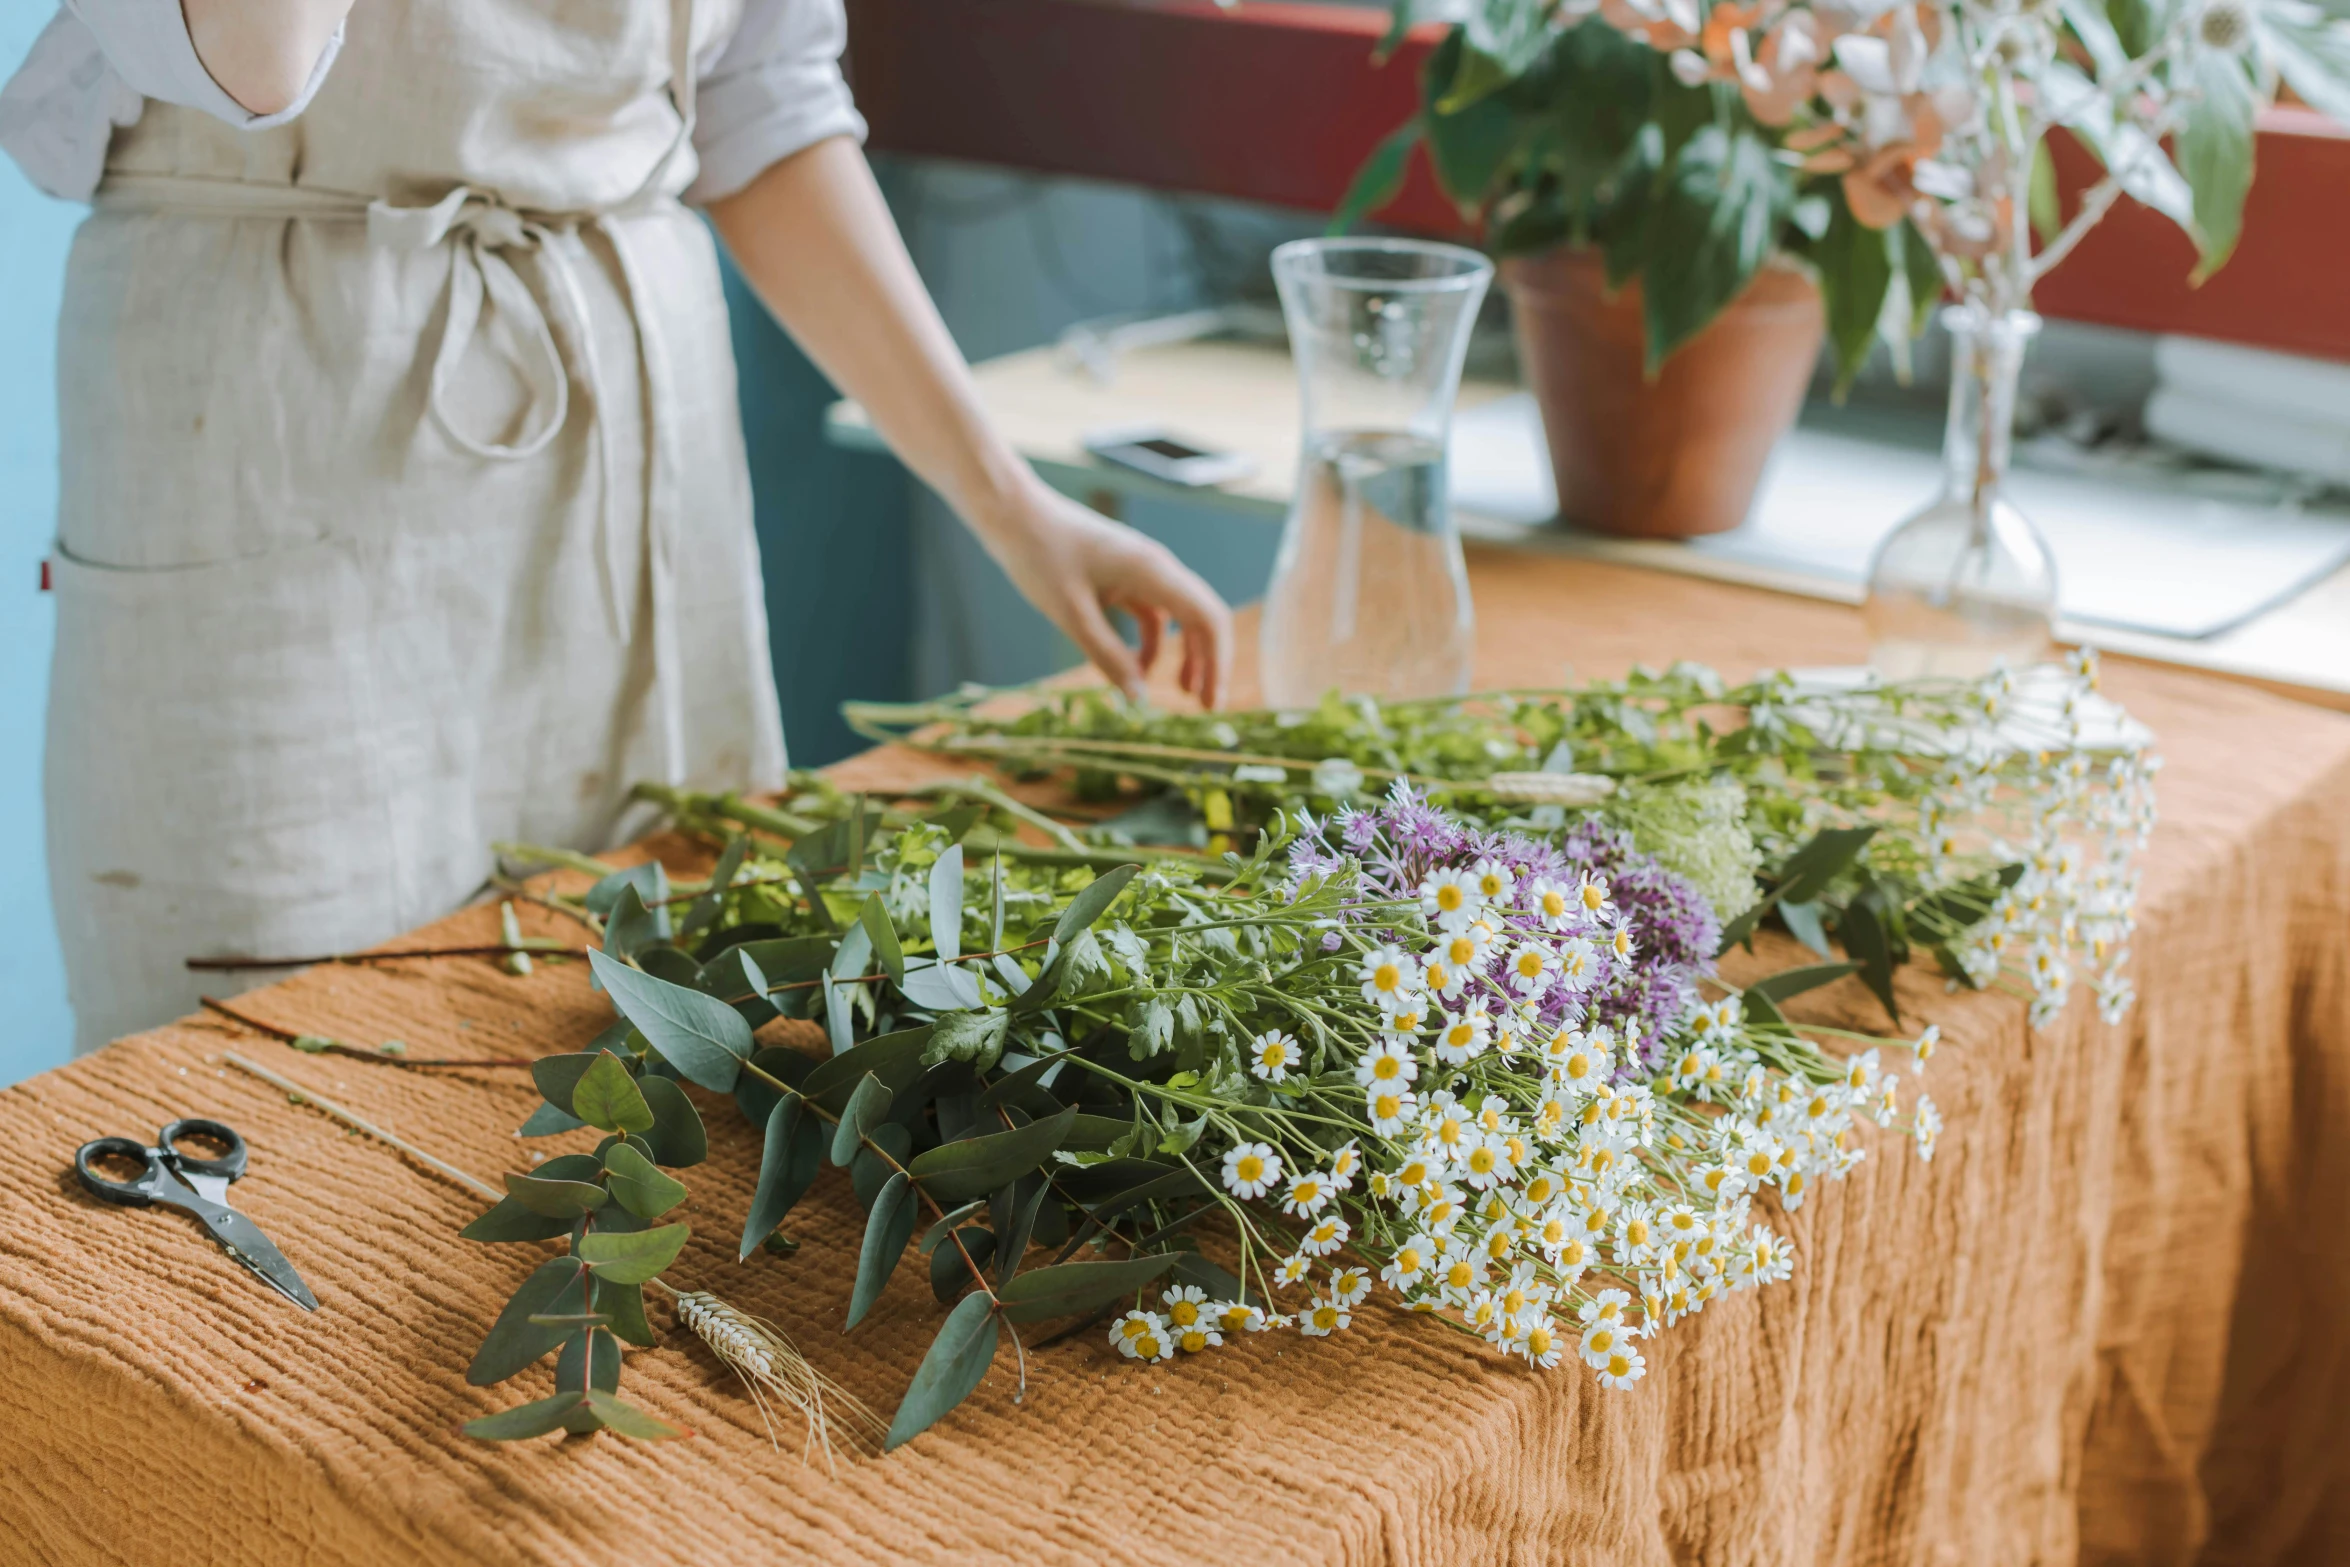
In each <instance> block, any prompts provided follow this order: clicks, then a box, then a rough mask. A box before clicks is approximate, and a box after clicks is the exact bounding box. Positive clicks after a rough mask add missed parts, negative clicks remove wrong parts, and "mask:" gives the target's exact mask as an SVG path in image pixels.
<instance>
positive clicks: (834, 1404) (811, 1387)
mask: <svg viewBox="0 0 2350 1567" xmlns="http://www.w3.org/2000/svg"><path fill="white" fill-rule="evenodd" d="M653 1283H654V1284H655V1285H656V1286H657V1287H659V1288H661V1289H664V1290H668V1292H669V1298H670V1301H671V1304H672V1305H673V1306H674V1308H675V1309H676V1312H677V1320H678V1322H679V1324H680V1325H681V1326H683V1327H685V1328H687V1329H689V1330H690V1331H691V1332H692V1333H693V1334H694V1336H695V1337H697V1338H699V1339H700V1340H701V1341H702V1342H703V1343H705V1344H707V1345H709V1346H710V1352H711V1353H712V1354H714V1355H716V1356H717V1357H718V1358H719V1360H720V1361H721V1362H723V1363H724V1364H725V1365H726V1367H727V1368H728V1369H729V1370H731V1371H733V1373H734V1374H735V1376H736V1377H738V1378H739V1379H741V1381H742V1384H743V1386H744V1387H745V1388H746V1389H748V1390H749V1392H750V1395H751V1402H752V1403H754V1404H756V1405H757V1406H758V1409H759V1419H760V1420H761V1422H763V1423H764V1424H765V1425H766V1427H767V1440H768V1442H769V1443H770V1444H771V1445H773V1446H775V1447H776V1448H777V1450H778V1451H781V1446H782V1444H781V1443H779V1442H777V1441H776V1437H775V1422H774V1420H773V1419H772V1418H771V1417H770V1414H769V1409H768V1399H769V1398H770V1397H773V1398H777V1399H780V1400H782V1401H783V1402H784V1403H785V1404H788V1405H789V1406H790V1407H792V1408H793V1409H796V1410H798V1411H799V1412H800V1417H801V1418H802V1419H803V1420H805V1421H806V1422H807V1436H806V1438H805V1439H804V1440H803V1441H802V1443H801V1446H800V1458H801V1461H802V1462H805V1461H806V1460H807V1456H808V1449H809V1448H810V1447H811V1446H813V1447H817V1448H820V1449H822V1451H823V1453H824V1464H825V1467H826V1468H827V1469H833V1468H834V1467H835V1466H834V1463H833V1447H832V1439H833V1435H834V1422H835V1420H836V1419H837V1420H838V1421H839V1423H840V1435H841V1436H842V1438H843V1439H844V1440H845V1441H846V1442H847V1443H848V1444H849V1445H850V1446H851V1447H852V1448H855V1449H856V1450H858V1451H860V1452H862V1451H864V1450H865V1449H866V1448H867V1447H873V1448H875V1449H878V1447H879V1445H880V1441H881V1437H882V1434H883V1433H884V1432H885V1431H886V1430H887V1429H888V1427H887V1426H885V1425H884V1424H883V1423H882V1420H881V1418H880V1417H879V1416H878V1415H876V1414H874V1413H873V1411H872V1410H870V1409H868V1408H866V1407H865V1404H864V1402H863V1401H862V1400H860V1399H859V1398H858V1397H857V1396H856V1395H855V1394H854V1393H851V1392H850V1391H849V1390H848V1389H846V1388H844V1387H842V1386H841V1385H840V1384H839V1383H837V1382H835V1381H833V1380H832V1378H830V1377H828V1376H826V1375H825V1374H824V1373H823V1372H821V1371H819V1370H817V1369H816V1368H815V1367H814V1366H812V1365H810V1364H808V1359H807V1357H806V1356H805V1355H802V1354H801V1353H800V1351H799V1347H798V1346H797V1345H795V1344H793V1343H792V1341H791V1340H790V1339H789V1338H788V1337H786V1336H785V1335H784V1332H783V1330H782V1329H781V1328H779V1327H777V1326H776V1325H775V1324H774V1323H772V1322H769V1321H768V1320H767V1319H766V1318H764V1317H754V1316H752V1315H751V1314H750V1313H749V1312H746V1311H742V1310H739V1309H737V1308H736V1307H733V1306H730V1305H728V1304H727V1303H726V1302H725V1301H723V1300H720V1299H719V1298H718V1297H717V1296H715V1295H713V1294H710V1293H709V1292H708V1291H706V1290H676V1289H670V1287H669V1286H668V1285H667V1284H664V1283H662V1282H661V1281H660V1280H659V1279H655V1280H654V1281H653Z"/></svg>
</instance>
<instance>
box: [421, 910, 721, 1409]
mask: <svg viewBox="0 0 2350 1567" xmlns="http://www.w3.org/2000/svg"><path fill="white" fill-rule="evenodd" d="M655 870H656V871H657V870H658V867H655ZM653 880H654V878H653V877H651V876H646V875H642V874H639V875H637V876H636V877H634V878H633V879H629V880H624V881H620V882H617V883H610V885H609V888H608V889H607V884H599V886H598V889H597V891H598V893H599V894H602V893H604V892H606V891H607V890H609V893H610V897H611V904H610V906H611V907H613V908H615V909H621V908H625V907H626V906H627V904H628V902H629V900H630V899H632V898H635V897H636V896H637V895H638V888H639V886H640V884H642V883H644V882H647V881H653ZM608 883H609V879H608ZM657 885H660V886H664V887H665V886H666V885H667V883H666V879H665V878H661V879H659V880H658V882H657ZM711 918H716V915H715V914H713V915H712V916H711ZM644 950H647V951H652V950H662V951H667V952H672V953H674V952H675V951H676V949H675V948H660V949H654V948H647V949H644ZM599 956H600V954H599ZM610 974H611V975H612V976H614V977H615V978H616V980H617V983H616V984H615V983H611V982H608V983H607V985H606V988H607V990H608V991H611V992H613V993H614V997H613V998H614V1001H615V1003H616V1004H621V1003H622V994H621V993H622V992H626V993H627V995H628V996H629V997H630V999H631V1000H632V1001H634V1002H635V1003H636V1004H637V1005H638V1006H639V1009H640V1011H642V1012H643V1013H644V1014H645V1015H646V1016H647V1017H651V1018H653V1019H655V1026H656V1028H657V1029H658V1028H661V1027H665V1026H667V1019H668V1013H667V1012H666V1011H664V1007H665V1006H667V1005H669V1004H670V1003H669V1002H668V998H667V997H666V996H665V995H663V994H662V992H660V991H657V990H653V989H651V987H656V986H667V988H668V989H670V990H675V989H677V987H676V986H674V985H667V982H665V981H661V980H657V979H653V978H651V977H650V976H648V975H646V974H644V973H642V972H640V971H639V970H637V969H633V968H629V967H627V966H625V965H623V964H619V963H617V962H615V963H612V964H611V969H610ZM622 976H625V977H622ZM685 993H686V994H694V993H693V992H685ZM648 997H649V998H651V999H650V1000H649V1001H648V999H647V998H648ZM700 999H704V1000H707V999H708V998H706V997H705V998H700ZM713 1004H715V1003H713ZM722 1010H723V1008H722ZM727 1015H728V1016H730V1017H731V1016H733V1013H732V1012H731V1011H729V1012H728V1013H727ZM636 1037H639V1035H638V1031H633V1030H630V1029H629V1028H628V1027H627V1026H626V1025H625V1024H622V1025H620V1026H619V1027H618V1028H616V1030H614V1031H612V1032H611V1033H608V1034H607V1035H606V1036H604V1037H603V1038H600V1039H599V1040H598V1042H597V1044H598V1048H595V1049H592V1050H588V1051H582V1052H578V1053H576V1054H572V1055H563V1056H550V1057H546V1058H543V1059H541V1060H540V1061H538V1062H537V1063H535V1064H534V1066H533V1068H532V1073H531V1076H532V1080H533V1081H534V1082H535V1083H536V1085H537V1086H538V1089H539V1092H540V1093H541V1094H542V1095H543V1096H544V1098H545V1103H543V1104H542V1105H541V1106H540V1107H539V1113H534V1114H533V1116H532V1118H531V1121H530V1122H528V1123H525V1126H526V1129H527V1128H528V1127H529V1126H531V1125H534V1124H540V1123H542V1119H543V1118H544V1119H549V1120H551V1119H552V1118H553V1117H561V1118H563V1119H564V1120H566V1121H569V1122H570V1123H572V1125H571V1128H569V1129H576V1128H577V1127H582V1126H591V1125H592V1126H595V1127H598V1128H601V1129H603V1130H605V1131H607V1132H609V1133H612V1134H613V1135H611V1136H608V1137H606V1138H605V1139H604V1142H603V1144H602V1145H601V1146H600V1147H599V1148H598V1149H597V1150H596V1152H595V1153H593V1154H585V1153H572V1154H563V1155H561V1156H559V1157H557V1158H553V1159H549V1160H547V1161H546V1162H545V1163H543V1164H541V1165H540V1166H539V1167H538V1169H537V1171H536V1172H534V1173H532V1174H528V1175H525V1174H521V1173H518V1172H517V1173H509V1174H508V1175H507V1176H506V1189H507V1192H508V1195H507V1196H506V1197H505V1198H504V1199H503V1200H501V1201H500V1202H499V1203H498V1204H497V1205H496V1206H495V1207H493V1208H491V1209H490V1210H489V1212H487V1213H485V1214H483V1215H482V1216H481V1217H480V1218H478V1219H476V1220H474V1221H473V1222H472V1223H471V1224H469V1225H467V1226H466V1227H465V1231H464V1234H465V1236H466V1238H467V1239H469V1240H479V1241H518V1240H533V1241H545V1240H554V1239H557V1238H561V1237H566V1236H567V1237H569V1239H570V1243H571V1244H570V1253H569V1255H567V1256H563V1257H557V1258H554V1259H551V1260H549V1261H547V1262H545V1263H542V1264H540V1266H539V1267H538V1268H537V1269H536V1270H535V1271H534V1272H532V1274H531V1275H530V1276H529V1278H527V1279H525V1280H524V1281H523V1283H522V1286H521V1287H520V1288H519V1289H517V1290H516V1291H515V1293H514V1295H513V1297H512V1299H510V1300H509V1301H508V1302H507V1304H506V1308H505V1310H504V1311H502V1312H501V1313H500V1314H499V1316H498V1319H497V1321H496V1322H495V1323H493V1324H492V1325H491V1328H490V1331H489V1332H488V1334H486V1335H485V1336H484V1338H483V1340H482V1344H481V1348H480V1350H479V1351H478V1352H477V1353H476V1354H475V1356H474V1360H473V1364H472V1366H471V1367H470V1368H469V1369H468V1370H467V1372H466V1378H467V1380H468V1381H470V1382H473V1383H474V1384H476V1385H477V1386H484V1387H486V1386H489V1385H491V1384H493V1383H497V1382H502V1381H504V1380H505V1379H506V1378H508V1377H510V1376H513V1375H514V1374H515V1373H516V1372H518V1371H521V1370H523V1369H524V1368H525V1367H527V1366H530V1365H532V1364H535V1363H536V1362H537V1361H539V1360H540V1359H542V1358H544V1357H545V1355H546V1353H547V1352H548V1351H549V1350H560V1351H561V1353H560V1354H559V1355H558V1357H557V1360H556V1373H555V1378H556V1387H557V1389H558V1391H557V1394H556V1396H555V1397H553V1398H547V1399H541V1400H539V1401H537V1402H535V1403H531V1404H525V1405H523V1406H521V1407H520V1408H517V1409H510V1410H506V1411H504V1412H503V1413H500V1414H496V1415H490V1416H486V1417H484V1418H482V1419H479V1420H475V1421H472V1422H470V1423H468V1424H467V1426H466V1427H465V1430H466V1432H467V1434H468V1435H471V1436H475V1437H478V1438H480V1439H482V1440H484V1441H518V1440H522V1439H525V1438H528V1437H533V1436H541V1435H545V1434H546V1433H548V1432H551V1431H556V1430H564V1431H571V1432H586V1431H595V1430H603V1429H610V1430H613V1431H617V1432H619V1433H620V1434H621V1435H623V1436H634V1437H655V1436H674V1435H677V1434H679V1433H678V1432H677V1431H676V1430H675V1428H673V1427H671V1426H669V1425H667V1424H666V1423H664V1422H662V1421H659V1420H656V1419H654V1418H653V1417H652V1416H650V1415H646V1414H644V1413H643V1412H642V1411H639V1410H636V1409H633V1408H631V1407H630V1406H629V1405H627V1404H625V1403H623V1402H621V1401H620V1400H619V1399H617V1398H615V1397H613V1396H612V1390H613V1389H614V1388H615V1387H617V1386H618V1385H619V1377H620V1344H621V1342H622V1341H624V1340H625V1341H626V1342H628V1343H631V1344H637V1345H645V1346H649V1345H651V1344H652V1343H653V1342H654V1335H653V1329H652V1325H651V1324H650V1323H649V1322H648V1321H647V1320H646V1318H645V1305H644V1285H645V1284H646V1283H648V1282H650V1281H651V1280H652V1279H654V1278H655V1277H656V1276H657V1275H659V1273H660V1272H661V1270H662V1269H664V1268H666V1267H667V1266H669V1264H670V1263H671V1262H672V1261H674V1260H675V1259H676V1257H677V1254H678V1252H679V1251H680V1250H681V1249H682V1248H683V1247H684V1245H685V1242H686V1239H687V1236H688V1231H687V1227H686V1226H685V1225H682V1224H669V1225H659V1226H655V1225H652V1224H651V1222H650V1221H652V1220H654V1219H657V1218H659V1217H660V1216H661V1215H662V1214H664V1213H667V1212H669V1211H670V1210H671V1209H673V1208H675V1207H676V1206H677V1205H678V1204H679V1203H681V1202H683V1201H684V1200H685V1198H686V1188H685V1184H684V1183H683V1182H681V1181H679V1180H677V1179H676V1178H675V1177H673V1176H671V1175H669V1174H667V1173H666V1172H665V1171H664V1170H663V1169H662V1168H661V1166H662V1165H664V1164H668V1165H689V1164H695V1163H699V1162H700V1161H701V1160H702V1159H703V1158H704V1157H705V1155H706V1154H707V1152H708V1149H709V1142H708V1137H707V1135H706V1133H705V1132H704V1130H703V1127H702V1120H701V1113H700V1112H699V1111H697V1110H696V1109H695V1108H694V1106H693V1103H692V1101H690V1100H688V1099H687V1098H686V1097H685V1095H684V1093H683V1092H682V1091H680V1090H679V1088H678V1086H677V1085H676V1084H675V1083H673V1082H671V1081H670V1080H669V1079H668V1078H666V1077H661V1076H657V1075H648V1073H647V1066H648V1062H647V1061H646V1060H645V1059H640V1058H638V1057H635V1056H633V1055H628V1054H624V1053H623V1052H622V1051H621V1050H616V1049H613V1048H611V1046H612V1044H613V1043H615V1042H617V1043H621V1044H623V1045H625V1044H626V1042H627V1041H628V1040H629V1039H632V1038H636ZM644 1037H650V1036H649V1034H648V1035H645V1036H644ZM575 1111H576V1112H578V1113H577V1114H576V1115H575V1114H574V1113H573V1112H575ZM564 1129H566V1128H563V1127H559V1126H558V1127H550V1128H549V1130H564Z"/></svg>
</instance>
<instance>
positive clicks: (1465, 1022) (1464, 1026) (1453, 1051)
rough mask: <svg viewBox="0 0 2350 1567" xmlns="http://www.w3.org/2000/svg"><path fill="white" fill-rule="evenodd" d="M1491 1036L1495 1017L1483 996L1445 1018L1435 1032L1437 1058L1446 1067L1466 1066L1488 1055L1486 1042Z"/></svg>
mask: <svg viewBox="0 0 2350 1567" xmlns="http://www.w3.org/2000/svg"><path fill="white" fill-rule="evenodd" d="M1492 1033H1493V1016H1492V1014H1491V1013H1490V1012H1488V1011H1487V1010H1486V1006H1485V1000H1484V998H1483V997H1482V996H1480V997H1478V998H1477V999H1476V1000H1474V1001H1471V1002H1470V1003H1469V1004H1468V1005H1467V1006H1466V1007H1464V1008H1462V1009H1461V1011H1460V1012H1459V1013H1457V1014H1456V1015H1454V1016H1452V1017H1449V1018H1447V1019H1445V1022H1444V1026H1443V1027H1441V1028H1439V1029H1438V1030H1437V1031H1436V1059H1437V1060H1439V1061H1442V1062H1443V1063H1444V1064H1445V1065H1447V1066H1467V1065H1468V1064H1469V1063H1470V1062H1471V1061H1474V1060H1476V1059H1477V1057H1479V1056H1481V1055H1483V1054H1484V1053H1485V1041H1486V1040H1487V1039H1488V1038H1489V1037H1490V1036H1491V1035H1492Z"/></svg>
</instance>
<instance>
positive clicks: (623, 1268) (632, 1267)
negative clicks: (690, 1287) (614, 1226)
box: [572, 1224, 688, 1284]
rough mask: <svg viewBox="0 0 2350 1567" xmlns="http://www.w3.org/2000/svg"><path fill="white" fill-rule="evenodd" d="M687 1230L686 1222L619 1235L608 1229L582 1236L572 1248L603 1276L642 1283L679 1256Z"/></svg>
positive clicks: (626, 1281)
mask: <svg viewBox="0 0 2350 1567" xmlns="http://www.w3.org/2000/svg"><path fill="white" fill-rule="evenodd" d="M687 1233H688V1232H687V1228H686V1226H685V1225H682V1224H664V1225H662V1226H661V1227H660V1228H658V1229H652V1230H637V1231H634V1232H632V1233H627V1234H618V1235H616V1234H612V1233H610V1232H609V1231H604V1232H598V1233H594V1234H588V1235H583V1236H581V1237H580V1238H579V1242H578V1244H577V1245H575V1246H573V1247H572V1252H573V1254H574V1255H575V1256H577V1257H578V1258H579V1259H580V1260H581V1261H582V1262H584V1263H586V1264H587V1265H588V1266H589V1267H591V1268H593V1269H595V1270H596V1277H598V1278H600V1279H610V1280H611V1281H612V1282H613V1283H615V1284H642V1283H644V1282H645V1281H646V1280H648V1279H651V1278H654V1277H657V1276H658V1275H659V1274H660V1272H661V1270H662V1269H663V1268H666V1267H668V1266H669V1264H670V1263H672V1262H674V1261H676V1260H677V1254H678V1252H679V1251H681V1250H683V1249H684V1247H685V1242H686V1235H687Z"/></svg>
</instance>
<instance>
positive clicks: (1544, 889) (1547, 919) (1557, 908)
mask: <svg viewBox="0 0 2350 1567" xmlns="http://www.w3.org/2000/svg"><path fill="white" fill-rule="evenodd" d="M1526 907H1527V908H1528V909H1530V910H1532V911H1533V914H1534V917H1535V919H1537V920H1539V921H1540V922H1541V924H1542V928H1543V929H1544V930H1548V931H1563V930H1566V929H1568V928H1569V927H1571V926H1574V925H1578V924H1580V923H1582V919H1583V914H1582V904H1581V903H1580V902H1579V901H1577V899H1576V897H1575V890H1574V889H1573V888H1572V887H1569V886H1567V885H1566V884H1565V883H1563V882H1561V881H1559V880H1558V879H1557V878H1556V877H1552V876H1537V877H1535V878H1534V880H1533V882H1532V884H1531V885H1529V886H1528V887H1527V889H1526Z"/></svg>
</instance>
